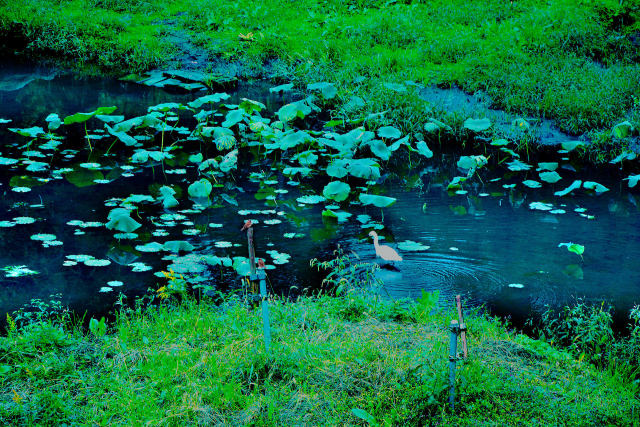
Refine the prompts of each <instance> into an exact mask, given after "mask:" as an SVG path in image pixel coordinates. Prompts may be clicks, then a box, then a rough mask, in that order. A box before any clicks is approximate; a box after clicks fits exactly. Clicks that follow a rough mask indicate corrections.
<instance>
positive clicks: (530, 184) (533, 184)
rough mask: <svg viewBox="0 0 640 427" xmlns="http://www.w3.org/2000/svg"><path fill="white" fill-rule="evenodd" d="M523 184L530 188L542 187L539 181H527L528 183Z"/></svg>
mask: <svg viewBox="0 0 640 427" xmlns="http://www.w3.org/2000/svg"><path fill="white" fill-rule="evenodd" d="M522 183H523V184H524V185H526V186H527V187H529V188H540V187H542V184H540V183H539V182H538V181H534V180H532V179H527V180H526V181H522Z"/></svg>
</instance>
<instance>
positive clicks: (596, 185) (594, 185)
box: [582, 181, 609, 193]
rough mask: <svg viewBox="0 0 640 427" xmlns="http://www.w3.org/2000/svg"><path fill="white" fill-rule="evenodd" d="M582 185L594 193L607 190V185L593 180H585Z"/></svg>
mask: <svg viewBox="0 0 640 427" xmlns="http://www.w3.org/2000/svg"><path fill="white" fill-rule="evenodd" d="M582 186H583V187H584V188H586V189H587V190H593V191H595V192H596V193H604V192H606V191H609V189H608V188H607V187H605V186H604V185H602V184H600V183H597V182H594V181H585V182H584V183H583V184H582Z"/></svg>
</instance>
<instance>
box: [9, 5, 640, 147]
mask: <svg viewBox="0 0 640 427" xmlns="http://www.w3.org/2000/svg"><path fill="white" fill-rule="evenodd" d="M407 3H410V4H407ZM0 29H1V30H2V33H3V34H4V35H5V36H4V38H3V40H2V41H1V43H3V44H4V45H5V50H12V51H16V50H17V51H18V52H21V53H28V54H31V55H35V56H36V57H39V56H41V55H46V54H49V55H52V56H55V57H61V56H62V57H66V58H68V59H70V60H72V61H79V62H80V63H81V64H85V65H97V66H98V67H99V68H101V69H102V70H111V71H117V72H124V71H143V70H148V69H150V68H153V67H156V66H161V65H174V66H175V65H176V62H177V63H178V65H182V66H185V64H186V65H187V66H191V65H189V64H187V63H188V62H189V61H187V63H185V58H196V60H194V62H197V63H198V64H196V65H193V64H192V65H193V66H197V67H201V68H203V69H205V70H207V68H208V71H213V72H215V73H226V72H234V73H238V74H239V75H240V77H248V76H263V77H265V76H266V77H271V78H276V79H279V80H281V81H286V82H288V81H291V80H296V81H297V82H298V84H299V86H300V87H304V85H305V84H306V83H313V82H319V81H330V82H332V83H335V84H336V85H337V86H338V87H339V96H338V97H337V99H336V103H337V105H336V107H337V110H340V111H342V112H343V114H346V115H350V114H352V111H350V109H351V108H352V107H353V105H354V103H353V102H350V101H353V99H354V98H353V97H357V98H355V99H362V100H364V101H365V103H364V105H361V106H360V107H359V108H361V109H363V110H364V112H365V113H367V112H373V113H376V112H380V111H385V110H388V113H387V114H386V117H387V119H388V120H389V121H390V122H395V123H396V125H400V126H402V127H403V130H405V131H406V132H410V131H414V132H415V131H418V132H419V131H421V130H422V129H421V127H422V124H424V122H425V120H424V119H425V118H427V117H428V116H429V115H433V114H434V111H431V108H430V107H428V106H427V107H426V108H425V103H424V102H423V101H420V100H419V99H413V98H412V97H410V96H409V97H407V99H406V100H405V101H403V103H402V105H397V102H396V98H398V93H397V92H396V91H394V90H388V89H385V86H384V84H385V83H387V84H388V83H391V84H399V83H403V82H405V81H414V82H417V83H420V84H421V85H423V86H426V87H429V86H431V85H439V86H441V87H449V86H451V85H454V84H455V85H457V86H459V87H461V88H462V89H463V90H465V91H466V92H468V93H472V92H476V91H479V92H482V93H486V94H487V95H488V96H489V97H490V99H491V100H492V103H493V107H495V108H500V109H504V110H506V111H507V112H508V113H510V114H517V115H521V116H523V117H527V118H536V119H540V118H550V119H554V120H555V121H556V122H557V125H558V127H559V128H560V129H561V130H563V131H566V132H569V133H570V134H574V135H581V134H586V136H587V138H588V139H589V140H591V141H594V142H595V143H596V144H595V145H596V146H597V150H598V153H597V157H598V156H599V157H602V158H606V157H608V156H606V155H603V154H602V152H603V151H604V152H606V151H608V150H610V149H612V148H611V147H610V146H613V147H617V149H618V151H619V145H620V144H621V143H623V144H624V143H625V142H624V141H623V142H621V141H617V140H616V139H615V138H612V136H611V129H612V127H613V126H614V125H615V124H617V123H619V122H621V121H623V120H629V121H631V123H635V127H636V128H638V127H639V124H638V120H639V118H640V101H638V100H639V99H640V85H639V84H638V82H639V81H640V64H639V63H638V61H639V59H640V53H639V52H640V6H638V5H637V4H635V3H633V2H624V3H620V2H618V1H613V0H607V1H597V2H596V1H587V2H581V3H579V4H577V3H576V2H574V1H569V0H563V1H554V2H548V3H540V2H538V1H533V0H521V1H517V2H505V1H502V0H495V1H487V2H475V3H469V2H463V1H459V0H455V1H451V0H447V1H444V0H443V1H430V2H426V3H425V2H420V1H413V2H395V1H392V2H388V1H374V2H361V1H351V2H343V1H334V0H331V1H328V2H322V3H317V2H311V1H297V2H289V1H281V0H269V1H249V2H237V1H234V0H221V1H218V2H216V7H215V8H211V7H210V2H209V1H208V0H189V1H186V0H177V1H167V0H153V1H142V0H64V1H58V0H35V1H32V0H29V1H27V0H16V1H11V2H4V4H3V5H2V6H0ZM190 49H191V50H194V49H197V50H198V51H197V52H192V53H193V55H190V54H189V52H188V50H190ZM203 52H206V53H208V56H209V58H208V59H209V62H206V63H202V62H203V61H202V58H203V57H204V54H203ZM220 60H223V61H224V62H220ZM225 62H226V63H227V64H235V65H234V66H230V67H228V68H225V67H224V66H223V65H222V64H224V63H225ZM237 64H241V66H240V67H238V66H237ZM355 105H360V104H359V103H356V104H355ZM344 106H348V108H342V107H344ZM627 143H628V142H627ZM611 157H612V156H611ZM609 158H610V157H609Z"/></svg>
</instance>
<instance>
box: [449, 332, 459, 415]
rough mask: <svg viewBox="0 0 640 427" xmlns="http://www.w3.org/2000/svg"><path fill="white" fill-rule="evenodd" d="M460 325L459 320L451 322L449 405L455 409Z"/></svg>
mask: <svg viewBox="0 0 640 427" xmlns="http://www.w3.org/2000/svg"><path fill="white" fill-rule="evenodd" d="M459 332H460V326H459V325H458V321H457V320H452V321H451V323H450V324H449V406H450V407H451V410H452V411H453V410H454V409H455V399H456V360H457V358H458V333H459Z"/></svg>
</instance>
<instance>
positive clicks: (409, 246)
mask: <svg viewBox="0 0 640 427" xmlns="http://www.w3.org/2000/svg"><path fill="white" fill-rule="evenodd" d="M430 247H431V246H425V245H423V244H422V243H419V242H414V241H413V240H405V241H404V242H399V243H398V249H400V250H402V251H406V252H413V251H415V252H418V251H426V250H427V249H429V248H430Z"/></svg>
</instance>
